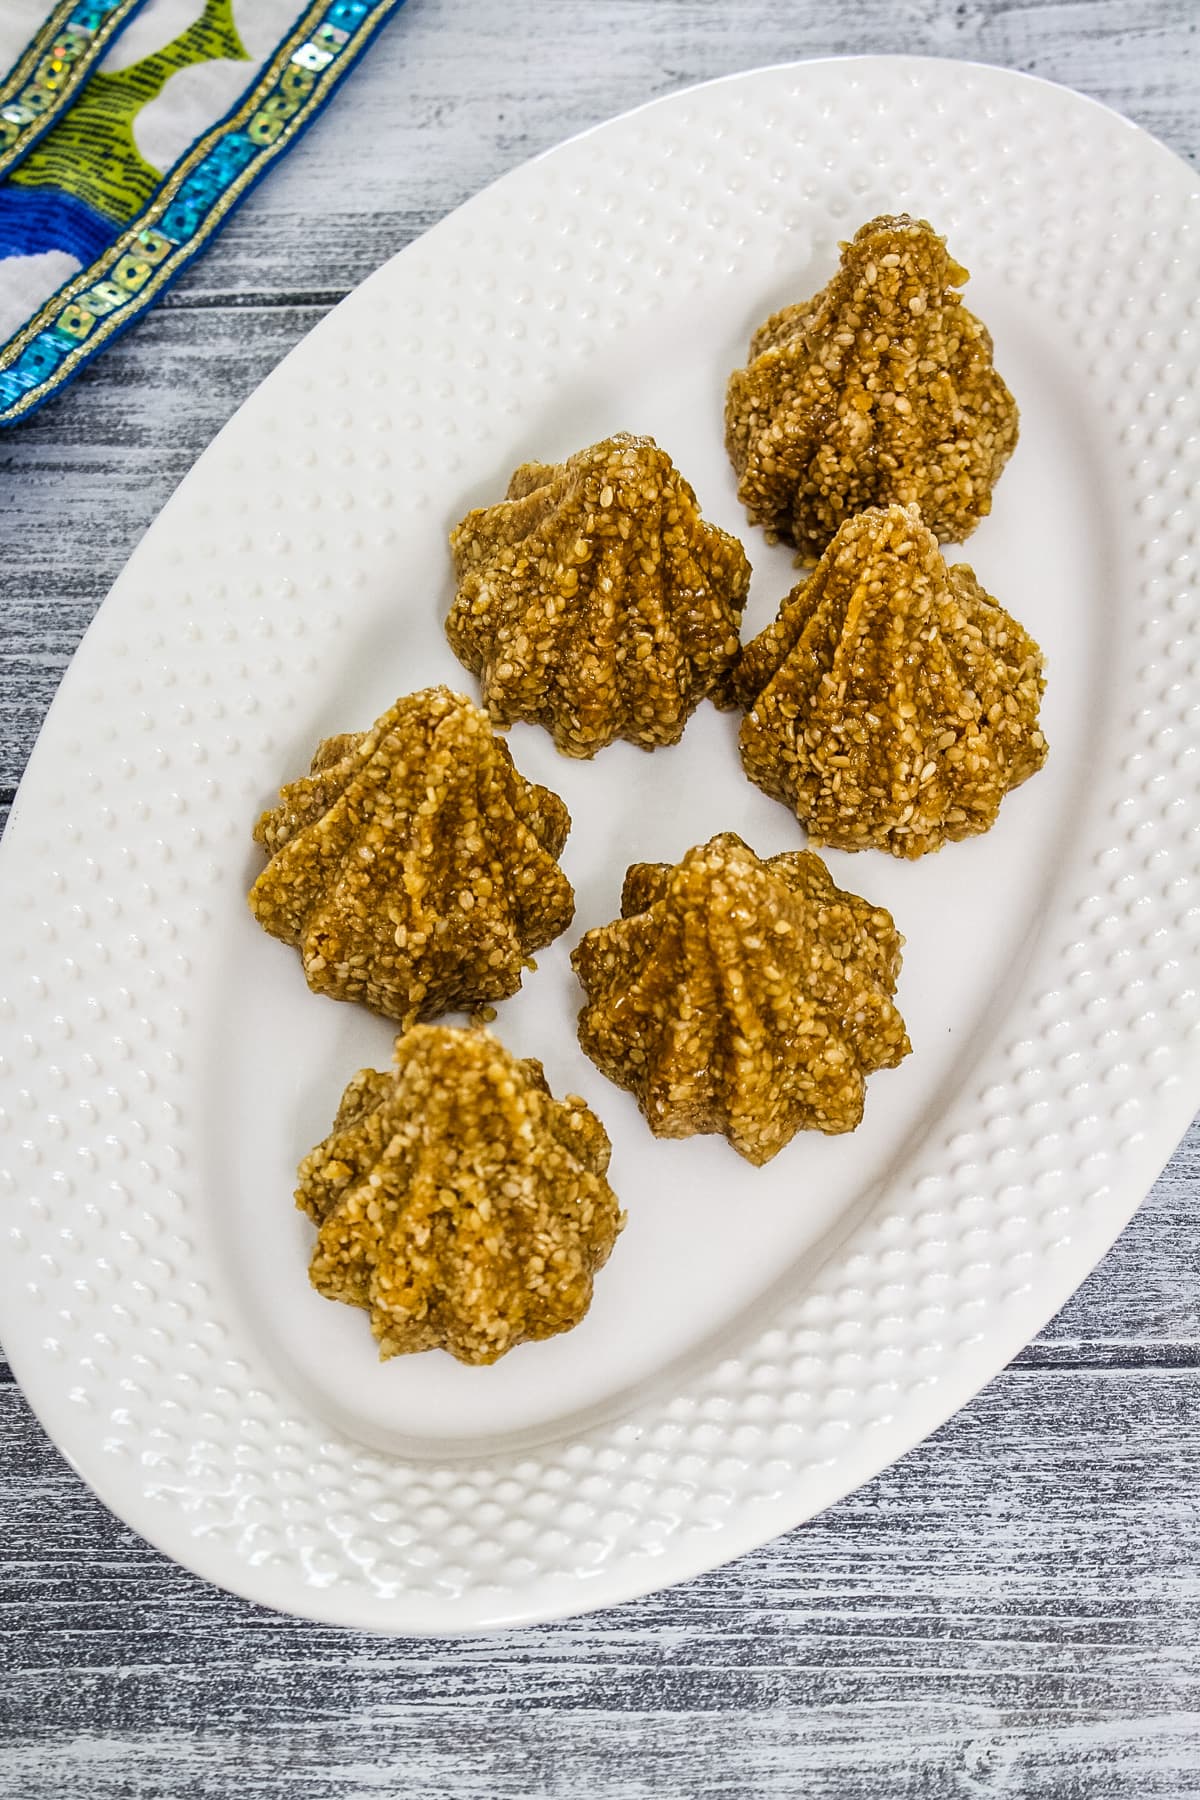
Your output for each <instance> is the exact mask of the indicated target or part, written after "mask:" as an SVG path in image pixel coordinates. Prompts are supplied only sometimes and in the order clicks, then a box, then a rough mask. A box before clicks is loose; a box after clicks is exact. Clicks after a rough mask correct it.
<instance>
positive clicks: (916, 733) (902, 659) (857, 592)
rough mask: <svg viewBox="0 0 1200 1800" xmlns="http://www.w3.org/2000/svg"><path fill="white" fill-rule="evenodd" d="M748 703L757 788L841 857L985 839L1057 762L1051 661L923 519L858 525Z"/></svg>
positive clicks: (835, 546) (746, 686) (822, 573)
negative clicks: (1016, 794)
mask: <svg viewBox="0 0 1200 1800" xmlns="http://www.w3.org/2000/svg"><path fill="white" fill-rule="evenodd" d="M737 688H738V697H739V699H740V700H741V702H742V704H743V705H744V706H747V707H748V708H749V711H748V712H747V715H746V717H745V719H744V720H743V721H742V727H741V732H740V734H739V738H738V745H739V748H740V750H741V756H742V763H743V766H744V767H745V770H746V773H747V775H749V777H750V779H751V781H753V782H755V783H756V784H757V786H759V787H760V788H762V789H763V790H764V792H766V793H768V794H770V795H772V796H773V797H774V798H775V799H776V800H782V801H783V803H784V804H785V805H786V806H790V807H791V808H792V809H793V811H794V812H795V814H796V817H797V818H798V819H799V820H800V822H801V823H802V824H803V825H805V826H806V827H807V829H808V834H809V837H810V838H811V840H812V841H813V843H815V844H829V845H832V846H834V847H836V848H837V849H839V850H863V849H867V848H875V849H880V850H890V851H891V852H892V854H893V855H894V856H904V857H916V856H922V855H924V853H925V852H926V851H928V850H938V849H940V848H941V846H942V844H944V843H945V842H946V841H947V840H949V839H956V838H964V837H970V836H973V835H974V834H975V833H977V832H981V831H986V830H988V828H989V826H991V825H992V824H994V823H995V819H996V814H997V812H998V811H999V808H1000V802H1001V800H1002V799H1003V798H1004V796H1005V794H1006V793H1008V791H1009V789H1010V788H1014V787H1017V786H1018V785H1019V783H1021V782H1022V781H1025V780H1027V778H1028V777H1029V776H1030V775H1032V774H1034V773H1035V771H1036V770H1038V769H1040V768H1041V766H1042V764H1043V763H1044V762H1045V760H1046V739H1045V737H1044V736H1043V734H1042V731H1041V729H1040V727H1039V725H1038V708H1039V706H1040V704H1041V698H1042V692H1043V690H1044V688H1045V680H1044V677H1043V673H1042V653H1041V651H1040V650H1039V649H1038V646H1037V645H1036V644H1035V643H1034V641H1033V639H1032V638H1031V637H1030V636H1029V634H1028V633H1027V632H1026V631H1024V630H1023V629H1022V628H1021V626H1020V625H1018V624H1017V622H1016V620H1015V619H1013V618H1012V617H1011V615H1010V614H1009V613H1007V612H1005V610H1004V608H1003V607H1002V606H1001V605H1000V604H999V603H998V602H997V601H995V600H993V599H992V597H991V595H990V594H987V593H985V592H984V590H983V588H982V587H980V585H979V583H978V581H977V580H976V579H975V573H974V570H972V569H971V568H970V567H968V565H967V564H966V563H956V564H955V565H954V566H953V567H951V568H948V567H947V566H946V563H945V562H944V560H943V558H942V555H941V552H940V551H939V549H938V545H937V540H936V538H935V537H934V536H933V534H932V532H930V531H927V530H926V528H925V526H924V525H922V523H921V520H920V515H919V514H918V512H917V510H916V508H915V507H910V508H906V507H902V506H889V507H886V508H873V509H871V510H869V511H867V512H864V513H860V514H859V515H858V516H857V518H854V519H848V520H847V521H846V523H845V524H844V525H843V526H842V528H841V530H840V531H839V532H838V534H837V536H836V537H835V538H834V540H833V542H832V543H831V544H830V546H829V548H828V550H827V551H826V552H825V554H824V556H823V557H822V558H821V560H820V562H819V563H818V564H817V567H816V568H815V569H814V570H813V572H812V574H811V575H810V576H809V577H808V579H807V580H806V581H803V582H801V583H800V584H799V586H797V587H795V588H793V589H792V591H791V593H790V594H788V595H787V596H786V597H785V598H784V600H783V601H782V603H781V605H780V608H779V615H778V617H777V618H776V620H775V622H774V623H773V624H771V625H768V626H767V628H766V630H765V631H762V632H760V633H759V635H758V636H757V637H756V638H755V639H754V640H753V641H752V642H751V643H749V644H748V645H747V646H746V649H745V651H744V653H743V656H742V661H741V664H740V666H739V669H738V676H737Z"/></svg>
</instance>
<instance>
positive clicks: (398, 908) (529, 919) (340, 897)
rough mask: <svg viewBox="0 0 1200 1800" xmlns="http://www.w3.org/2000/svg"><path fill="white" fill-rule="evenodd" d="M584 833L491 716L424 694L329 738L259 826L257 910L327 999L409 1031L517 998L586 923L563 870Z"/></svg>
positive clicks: (253, 904) (439, 694)
mask: <svg viewBox="0 0 1200 1800" xmlns="http://www.w3.org/2000/svg"><path fill="white" fill-rule="evenodd" d="M570 825H571V819H570V815H569V813H568V812H567V809H566V807H565V806H564V805H563V803H562V801H561V800H560V799H559V797H558V795H557V794H553V793H551V792H550V790H549V789H548V788H543V787H538V786H536V785H535V784H534V783H533V782H530V781H526V780H525V778H524V776H522V775H521V774H519V773H518V771H517V770H516V769H515V768H514V767H513V761H512V757H511V756H510V755H509V753H508V749H507V747H506V745H505V744H504V743H503V742H502V741H501V739H500V738H498V737H497V736H496V735H495V733H494V732H493V730H492V724H491V720H490V719H489V718H488V717H487V715H486V713H482V712H480V710H479V709H478V707H475V706H472V704H471V702H470V701H469V700H467V699H464V697H463V696H462V695H461V694H454V693H451V692H450V690H449V689H448V688H444V687H434V688H423V689H422V690H421V691H420V692H419V693H415V694H407V695H405V696H404V697H403V698H402V699H400V700H397V701H396V703H395V705H394V706H392V707H390V708H389V709H388V711H387V712H386V713H384V715H383V717H382V718H380V719H378V720H376V722H375V724H374V725H373V726H372V727H371V729H370V730H369V731H365V732H352V733H349V734H346V735H343V736H341V737H336V738H327V739H326V740H325V742H324V743H323V744H320V745H319V746H318V748H317V752H316V754H315V756H314V757H313V760H312V768H311V771H310V773H309V774H308V775H307V776H305V777H304V778H303V779H302V780H300V781H294V782H291V783H290V784H289V785H288V786H287V787H285V788H283V789H281V790H280V796H279V805H278V806H276V807H274V808H273V809H272V810H271V811H269V812H265V813H264V814H263V815H262V818H261V819H260V820H259V822H258V825H257V826H256V827H255V831H254V836H255V839H256V840H257V842H258V843H260V844H261V845H262V846H263V848H264V849H265V850H266V851H267V853H268V855H269V857H270V861H269V862H268V863H267V866H266V868H265V869H264V870H263V872H262V874H261V875H260V876H259V877H258V880H257V881H256V882H255V883H254V886H253V887H252V889H251V890H250V908H251V911H252V912H253V913H254V916H255V918H256V919H257V920H258V922H259V924H260V925H262V927H263V929H264V930H266V931H269V932H270V934H271V936H272V937H277V938H281V939H282V940H283V942H284V943H285V944H294V945H295V946H296V948H297V949H298V950H299V951H300V955H301V959H302V962H303V965H304V974H305V978H306V980H307V982H308V985H309V987H310V988H311V989H312V990H313V992H314V993H317V994H329V995H332V997H333V998H334V999H336V1000H358V1001H361V1002H362V1003H363V1005H365V1006H369V1007H370V1008H371V1009H372V1010H373V1011H374V1012H378V1013H383V1014H384V1015H385V1017H387V1018H390V1019H397V1020H399V1021H400V1023H401V1024H403V1025H409V1024H412V1023H413V1022H414V1021H415V1020H417V1019H420V1018H429V1017H431V1016H433V1015H434V1014H437V1013H440V1012H447V1011H449V1010H451V1009H452V1008H457V1007H471V1006H477V1005H482V1004H484V1003H486V1002H487V1001H489V1000H501V999H504V998H505V997H506V996H507V995H509V994H515V993H516V991H517V989H518V988H519V987H520V985H521V972H522V968H523V967H524V965H525V963H526V961H527V959H528V957H529V956H530V954H531V953H532V952H533V951H534V950H538V949H541V948H542V946H543V945H545V944H548V943H550V942H551V941H552V940H553V939H554V938H556V937H557V936H558V935H559V933H560V932H562V931H565V930H566V928H567V926H568V925H569V924H570V922H571V919H572V916H573V914H574V911H575V896H574V893H573V892H572V889H571V884H570V883H569V882H568V880H567V878H566V876H565V875H564V874H563V872H562V870H561V869H560V868H559V866H558V863H557V860H556V858H557V857H558V855H559V853H560V852H561V850H562V847H563V844H564V843H565V842H566V837H567V832H568V831H569V830H570Z"/></svg>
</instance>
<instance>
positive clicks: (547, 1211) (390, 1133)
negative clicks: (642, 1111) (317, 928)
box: [296, 1025, 625, 1363]
mask: <svg viewBox="0 0 1200 1800" xmlns="http://www.w3.org/2000/svg"><path fill="white" fill-rule="evenodd" d="M609 1152H610V1145H609V1141H608V1134H607V1133H606V1132H605V1129H604V1127H603V1125H601V1123H600V1121H599V1119H597V1117H596V1115H595V1114H594V1113H593V1112H591V1111H590V1110H589V1108H588V1107H587V1106H586V1105H585V1104H584V1102H583V1101H582V1100H580V1099H579V1098H578V1096H577V1095H573V1094H569V1095H568V1096H567V1098H566V1099H565V1100H561V1101H560V1100H556V1099H555V1098H554V1097H553V1095H552V1094H551V1092H550V1089H549V1087H548V1086H547V1083H546V1078H545V1074H544V1073H543V1070H542V1065H541V1063H539V1062H536V1061H535V1060H533V1059H532V1058H529V1059H526V1060H525V1061H518V1060H517V1058H515V1057H514V1056H512V1055H511V1054H510V1053H509V1052H508V1051H507V1050H506V1049H505V1048H504V1046H503V1045H502V1044H501V1043H499V1042H498V1041H497V1039H496V1038H494V1037H493V1036H492V1035H491V1033H490V1032H487V1031H483V1030H481V1029H462V1028H454V1027H450V1026H440V1025H418V1026H415V1027H414V1028H413V1029H412V1030H411V1031H409V1032H407V1033H406V1034H405V1035H404V1036H403V1037H401V1038H399V1039H397V1042H396V1048H395V1053H394V1063H393V1066H392V1067H391V1068H390V1069H387V1070H384V1071H379V1070H376V1069H362V1070H360V1071H359V1073H358V1074H357V1075H355V1077H354V1078H353V1080H352V1081H351V1082H350V1085H349V1086H348V1087H347V1089H346V1091H345V1093H344V1094H343V1096H342V1101H341V1105H340V1106H339V1107H338V1111H337V1117H336V1118H335V1120H334V1124H333V1130H332V1131H331V1132H330V1134H329V1136H328V1137H327V1138H325V1139H324V1140H323V1142H322V1143H320V1144H318V1145H317V1146H316V1148H315V1149H314V1150H312V1151H310V1153H309V1154H308V1156H306V1157H305V1159H304V1161H303V1162H302V1163H301V1165H300V1170H299V1178H298V1179H299V1185H298V1187H297V1189H296V1204H297V1206H299V1207H300V1208H301V1210H302V1211H303V1212H306V1213H307V1214H308V1216H309V1218H310V1219H312V1221H313V1223H314V1224H315V1225H316V1226H317V1241H316V1244H315V1246H314V1248H313V1254H312V1261H311V1264H310V1269H309V1274H310V1278H311V1280H312V1284H313V1286H314V1287H315V1288H316V1289H317V1291H318V1292H319V1293H321V1294H324V1295H325V1296H326V1297H327V1298H328V1299H330V1300H342V1301H345V1302H346V1303H347V1304H349V1305H351V1306H361V1307H364V1308H365V1309H366V1311H367V1313H368V1314H369V1316H370V1322H371V1330H372V1332H373V1333H374V1335H375V1337H376V1339H377V1341H378V1343H379V1354H380V1357H381V1358H385V1357H389V1356H401V1355H405V1354H407V1353H408V1352H411V1351H415V1350H432V1349H438V1348H440V1349H445V1350H449V1352H450V1353H451V1355H452V1356H455V1357H457V1358H458V1360H459V1361H460V1362H465V1363H492V1362H495V1361H496V1359H497V1358H498V1357H500V1356H503V1355H504V1354H505V1352H506V1351H508V1350H511V1349H513V1348H514V1346H515V1345H517V1344H521V1343H525V1342H526V1341H527V1340H530V1339H536V1338H548V1337H554V1336H555V1335H556V1334H557V1333H558V1332H560V1331H569V1330H570V1329H571V1327H572V1326H573V1325H578V1323H579V1321H580V1320H581V1319H582V1318H583V1316H584V1314H585V1313H586V1312H587V1310H588V1307H589V1306H590V1305H591V1300H592V1278H593V1276H594V1274H595V1272H596V1270H597V1269H599V1268H601V1267H603V1265H604V1264H605V1263H606V1262H607V1261H608V1257H609V1253H610V1252H611V1250H612V1247H613V1245H614V1243H615V1242H616V1239H617V1236H618V1233H619V1232H620V1231H621V1228H622V1227H623V1225H624V1223H625V1216H624V1214H623V1213H622V1212H621V1209H620V1206H619V1204H618V1202H617V1198H616V1195H615V1194H614V1193H613V1191H612V1189H611V1187H610V1186H609V1185H608V1181H607V1179H606V1174H607V1170H608V1159H609Z"/></svg>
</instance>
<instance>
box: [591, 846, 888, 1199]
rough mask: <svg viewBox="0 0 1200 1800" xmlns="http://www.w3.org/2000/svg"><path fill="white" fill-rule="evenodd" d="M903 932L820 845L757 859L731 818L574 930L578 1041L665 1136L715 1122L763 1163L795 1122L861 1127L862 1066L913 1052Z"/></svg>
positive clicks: (865, 1069) (642, 869)
mask: <svg viewBox="0 0 1200 1800" xmlns="http://www.w3.org/2000/svg"><path fill="white" fill-rule="evenodd" d="M903 942H904V940H903V938H902V937H901V936H900V935H899V933H898V932H897V930H896V927H895V925H894V923H893V921H892V917H891V914H890V913H888V912H886V911H885V910H884V909H883V908H882V907H876V906H872V905H871V904H870V903H869V901H866V900H863V899H860V898H859V896H858V895H857V894H848V893H843V892H842V891H841V889H840V888H837V887H835V886H834V883H833V879H832V877H831V875H830V873H829V871H828V869H827V868H826V867H825V865H824V863H823V862H822V861H821V859H820V857H818V856H814V855H813V854H812V852H811V851H807V850H796V851H788V852H785V853H784V854H783V855H780V856H772V857H768V858H766V859H765V860H764V859H760V858H759V857H758V856H756V855H755V853H754V851H753V850H751V849H750V848H749V846H748V845H747V844H745V843H743V842H742V840H741V838H739V837H737V836H736V835H735V834H734V833H733V832H722V833H721V834H720V835H719V836H717V837H714V838H711V839H710V840H709V842H708V843H707V844H701V845H699V846H697V848H695V849H693V850H689V851H688V853H687V855H686V856H684V857H683V859H682V860H681V861H680V862H679V863H676V864H674V865H672V864H670V863H635V864H634V865H633V866H632V867H631V868H630V870H629V872H628V874H627V875H626V878H625V886H624V890H623V893H622V896H621V917H620V919H617V920H614V921H613V923H612V924H610V925H602V926H600V927H598V928H597V929H596V930H594V931H589V932H588V933H587V934H586V936H585V937H584V938H583V939H582V940H581V941H580V943H579V945H578V946H577V947H576V949H575V951H574V954H573V955H572V958H571V960H572V963H573V964H574V967H575V970H576V973H577V974H578V976H579V979H580V981H581V982H582V984H583V987H584V990H585V992H586V994H587V1002H586V1004H585V1006H584V1008H583V1010H582V1012H581V1013H580V1015H579V1041H580V1043H581V1044H582V1045H583V1048H584V1050H585V1051H586V1052H587V1054H588V1056H590V1057H591V1059H592V1061H593V1062H594V1063H595V1064H596V1066H597V1068H598V1069H600V1070H601V1071H602V1072H603V1073H604V1074H605V1075H607V1076H608V1078H609V1080H610V1081H615V1082H616V1083H617V1085H618V1086H619V1087H623V1088H628V1089H629V1090H630V1092H631V1093H632V1094H633V1095H634V1096H635V1097H636V1099H637V1103H638V1105H639V1106H640V1107H641V1109H642V1112H643V1113H644V1114H645V1116H646V1120H647V1122H648V1124H649V1126H650V1129H651V1131H653V1132H654V1134H655V1136H656V1137H667V1138H680V1137H691V1136H693V1135H694V1134H696V1133H698V1132H719V1133H721V1134H722V1135H723V1136H724V1137H726V1138H727V1139H728V1141H729V1142H730V1144H732V1146H733V1148H734V1149H735V1150H736V1151H737V1152H738V1154H739V1155H741V1156H744V1157H745V1158H746V1159H747V1161H748V1162H752V1163H756V1164H761V1163H765V1162H768V1161H769V1160H770V1158H771V1157H773V1156H774V1155H775V1154H776V1153H777V1152H778V1151H779V1150H781V1149H782V1148H783V1146H784V1145H785V1144H787V1143H789V1142H790V1141H791V1139H792V1138H793V1137H794V1136H795V1134H796V1132H797V1131H801V1130H816V1131H825V1132H831V1133H833V1132H842V1131H852V1130H853V1129H854V1127H855V1126H856V1125H857V1124H858V1123H859V1121H860V1120H861V1118H862V1112H863V1097H864V1083H865V1078H866V1076H867V1075H869V1074H870V1073H871V1072H872V1071H873V1070H875V1069H886V1068H894V1067H895V1065H896V1064H897V1063H898V1062H899V1061H900V1060H901V1058H902V1057H904V1056H906V1055H907V1054H908V1051H909V1049H910V1045H909V1041H908V1035H907V1033H906V1031H905V1029H904V1021H903V1019H902V1018H901V1017H900V1014H899V1013H898V1012H897V1010H896V1007H895V1005H894V1004H893V1001H892V995H893V994H894V993H895V991H896V977H897V975H898V973H899V969H900V950H901V946H902V944H903Z"/></svg>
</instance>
